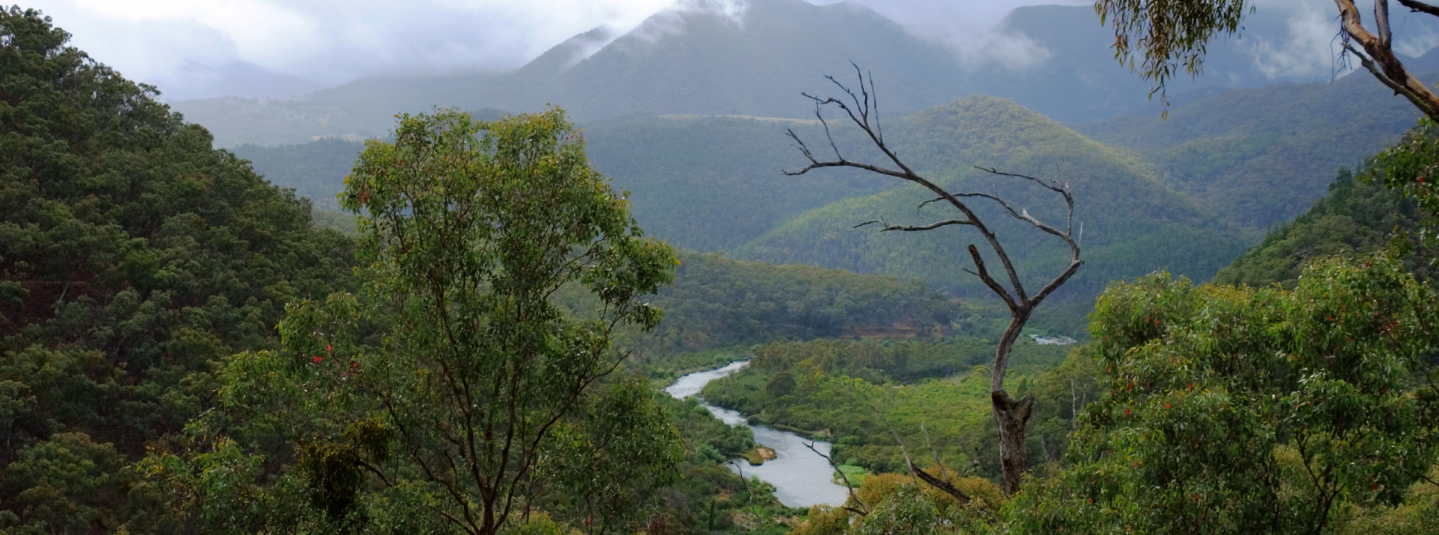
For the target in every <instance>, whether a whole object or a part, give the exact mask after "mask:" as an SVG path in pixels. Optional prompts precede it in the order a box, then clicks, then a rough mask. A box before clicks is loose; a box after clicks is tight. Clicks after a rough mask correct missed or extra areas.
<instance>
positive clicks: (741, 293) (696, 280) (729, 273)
mask: <svg viewBox="0 0 1439 535" xmlns="http://www.w3.org/2000/svg"><path fill="white" fill-rule="evenodd" d="M652 303H653V304H655V305H656V306H658V307H660V309H661V310H663V311H664V319H663V320H662V321H661V322H660V326H659V327H658V328H657V329H655V330H654V331H652V332H650V333H646V334H644V335H643V336H639V337H630V338H627V341H626V343H627V344H629V345H631V346H632V347H634V348H636V349H638V350H639V351H638V352H637V354H638V357H639V364H640V365H641V366H643V367H644V368H645V369H647V370H649V371H650V372H651V373H657V372H662V371H665V370H671V371H678V370H685V369H692V368H695V367H702V366H700V365H703V364H709V363H710V360H711V359H713V358H715V357H716V356H718V357H720V358H726V357H727V358H728V360H734V359H736V358H738V357H739V356H740V355H731V354H728V353H724V354H719V355H715V354H705V353H701V354H694V355H684V354H681V353H685V352H695V351H701V352H702V351H706V350H714V349H724V348H733V347H736V346H750V345H753V344H762V343H768V342H774V341H781V340H796V341H804V340H815V339H821V338H846V339H879V340H890V339H919V340H928V339H936V338H940V337H944V336H947V335H950V334H955V333H957V332H963V333H965V334H969V335H971V336H981V337H983V336H988V337H990V338H997V337H998V334H997V331H996V324H994V321H995V317H996V316H995V315H994V314H993V313H992V312H990V311H986V310H982V309H977V308H975V307H974V306H966V305H964V304H961V303H960V301H958V300H956V299H953V298H951V297H949V296H946V295H943V294H940V293H938V292H935V291H934V290H931V289H930V288H928V287H927V286H926V285H925V284H924V283H922V282H919V281H905V280H900V279H898V278H895V277H890V276H884V275H859V274H856V273H852V272H849V271H844V270H840V269H826V268H820V267H815V266H806V265H786V266H776V265H773V264H766V263H763V262H746V261H743V260H735V259H732V258H727V257H725V256H724V255H721V254H717V253H707V254H699V253H690V252H684V253H681V254H680V266H679V268H677V269H676V272H675V282H674V284H672V285H670V286H667V287H665V288H663V289H661V290H660V292H659V293H658V294H657V295H656V296H655V297H654V300H653V301H652ZM695 359H700V360H699V361H695ZM728 360H725V362H728Z"/></svg>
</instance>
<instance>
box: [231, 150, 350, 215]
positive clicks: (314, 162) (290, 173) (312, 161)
mask: <svg viewBox="0 0 1439 535" xmlns="http://www.w3.org/2000/svg"><path fill="white" fill-rule="evenodd" d="M364 149H365V144H364V143H363V142H360V141H352V140H346V139H341V138H325V139H320V140H317V141H315V142H313V143H305V144H302V145H280V146H278V147H261V146H257V145H240V146H239V147H235V149H234V151H233V152H234V153H235V155H236V156H239V157H241V158H244V159H246V160H249V161H250V164H251V168H253V169H254V170H255V173H257V174H259V175H261V176H263V177H265V178H266V179H267V180H269V181H270V182H272V183H274V184H279V185H282V186H284V187H287V188H293V189H294V190H295V194H296V195H298V196H301V197H305V198H308V199H310V202H311V203H314V205H315V207H316V208H320V209H324V210H338V209H339V208H340V205H339V204H338V203H337V202H336V201H335V196H336V195H339V193H340V191H342V190H344V189H345V175H347V174H349V173H350V168H351V167H353V166H354V165H355V160H356V159H357V158H359V156H360V151H362V150H364Z"/></svg>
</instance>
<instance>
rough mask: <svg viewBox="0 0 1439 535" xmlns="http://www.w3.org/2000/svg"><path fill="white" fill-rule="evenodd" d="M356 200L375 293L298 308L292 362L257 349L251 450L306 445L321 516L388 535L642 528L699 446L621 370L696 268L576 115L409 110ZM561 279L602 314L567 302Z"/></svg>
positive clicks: (304, 457) (249, 368)
mask: <svg viewBox="0 0 1439 535" xmlns="http://www.w3.org/2000/svg"><path fill="white" fill-rule="evenodd" d="M341 200H342V203H343V204H344V206H345V208H347V209H349V210H351V211H354V212H357V213H360V214H361V215H362V217H361V218H360V238H359V240H360V249H359V250H360V252H359V256H360V258H361V260H362V263H363V267H362V268H361V269H360V270H359V277H360V279H361V280H362V282H363V286H362V290H361V292H360V293H359V294H358V295H346V294H336V295H333V296H331V297H330V298H329V299H328V300H327V301H325V302H315V301H302V302H299V303H296V304H293V305H291V306H290V307H289V309H288V313H287V315H286V317H285V319H284V321H283V322H282V323H281V324H280V330H281V333H282V336H283V341H284V349H283V350H282V351H279V352H254V353H246V354H242V355H239V356H237V357H236V358H234V359H233V360H232V361H231V363H230V366H229V371H228V377H229V383H228V384H227V386H226V387H225V388H224V389H223V390H222V397H223V400H224V403H225V405H226V407H227V408H228V409H230V410H231V411H233V412H235V413H236V414H237V415H238V416H243V417H244V421H245V422H246V423H245V424H244V425H246V426H250V427H249V429H251V430H253V431H254V432H253V433H251V435H250V436H265V435H266V434H268V433H274V434H277V435H279V436H283V437H284V438H285V439H286V440H288V441H289V442H290V443H292V444H293V446H294V451H295V452H296V455H297V459H296V460H295V467H296V469H295V472H294V473H295V475H296V476H297V477H298V479H299V480H300V481H302V482H303V484H304V486H305V487H306V489H307V491H306V494H307V495H308V497H309V500H310V503H311V505H312V506H313V508H314V509H316V510H319V511H323V512H324V513H325V516H326V517H327V518H328V520H327V521H326V522H330V523H331V524H333V525H360V524H357V523H360V522H367V523H368V525H370V526H371V527H372V528H374V527H375V526H377V525H378V524H379V523H380V519H381V518H380V517H383V516H384V515H386V514H388V513H384V512H383V511H381V509H383V508H384V507H388V506H387V505H385V504H386V503H392V502H394V501H405V500H409V501H411V502H412V503H415V504H417V506H416V507H418V508H419V509H421V510H423V511H432V512H433V515H434V516H436V517H438V518H442V519H443V522H445V523H447V524H448V526H449V528H448V529H453V530H458V531H461V532H465V533H475V534H486V535H488V534H493V533H497V532H498V531H500V530H501V529H502V528H504V527H505V526H507V525H509V523H510V522H511V521H512V520H514V519H515V518H516V517H517V515H528V513H529V512H530V511H531V509H533V508H543V509H546V510H548V511H550V512H551V513H552V514H557V515H559V516H560V517H561V518H567V519H570V520H575V521H576V522H579V523H583V524H584V527H585V528H586V529H587V530H589V531H593V532H597V533H602V532H607V531H611V532H612V531H616V530H621V531H628V530H630V529H631V527H632V526H630V525H629V524H628V523H627V522H628V520H630V519H631V518H632V517H633V516H634V515H635V514H636V513H637V511H638V509H639V508H640V507H642V506H643V505H644V504H645V502H644V500H643V499H642V498H644V497H645V495H646V493H648V492H650V491H652V489H654V488H655V487H657V486H659V485H662V484H664V483H665V482H666V481H668V479H669V478H670V476H671V475H672V473H673V472H672V471H673V467H674V465H675V463H676V462H678V459H679V457H680V456H681V455H682V451H683V450H682V447H681V445H680V443H679V440H678V437H677V435H676V432H675V429H674V427H673V426H672V425H670V424H669V423H668V417H667V416H665V414H664V412H663V410H661V409H660V408H659V407H657V406H656V405H655V402H654V399H653V396H652V394H651V392H652V391H651V390H650V389H649V387H648V384H647V383H646V382H644V381H643V379H625V378H617V377H612V376H611V375H612V372H614V371H615V370H616V369H617V367H618V366H619V364H620V362H621V360H622V358H623V356H622V355H619V354H618V353H617V352H616V351H614V350H613V349H612V348H611V333H612V332H613V331H614V330H615V329H616V328H617V327H618V326H622V325H631V324H632V325H638V326H640V327H642V328H651V327H653V326H654V325H655V324H656V323H657V322H658V321H659V319H660V313H659V311H658V310H656V309H654V308H652V307H650V306H649V305H648V304H646V303H645V302H644V300H643V297H644V296H645V295H647V294H652V293H654V292H655V291H656V290H657V289H658V288H659V286H660V285H662V284H665V283H667V282H669V280H670V279H671V277H672V272H673V269H674V265H675V259H674V253H673V251H672V250H671V249H670V248H669V246H667V245H665V244H663V243H661V242H657V241H654V240H652V239H647V238H644V237H643V234H642V232H641V231H640V229H639V228H638V227H637V226H636V225H635V224H634V222H633V220H632V219H630V217H629V214H628V202H627V201H626V200H625V199H624V198H623V197H621V196H619V195H617V194H616V193H615V192H614V191H613V190H611V189H610V187H609V185H608V182H607V180H606V179H605V178H604V177H602V176H601V175H599V174H598V173H596V172H595V171H593V170H592V169H591V168H590V167H589V165H588V162H587V161H586V159H585V155H584V145H583V141H582V139H581V138H580V135H579V133H578V132H576V131H575V130H574V129H573V127H572V125H571V124H570V123H569V122H568V121H566V119H565V116H564V114H563V112H561V111H560V110H559V109H550V110H548V111H546V112H544V113H540V114H533V115H520V116H516V117H510V118H506V119H503V120H499V121H494V122H487V121H474V120H472V119H471V118H470V117H469V116H468V115H467V114H463V113H458V112H451V111H442V112H438V113H436V114H434V115H420V116H414V117H411V116H403V117H401V118H400V123H399V126H398V127H397V129H396V131H395V142H394V143H382V142H376V141H371V142H369V143H368V144H367V146H366V148H365V152H364V153H363V154H362V155H361V157H360V161H359V163H358V164H356V166H355V169H354V171H353V173H352V174H351V175H350V176H349V178H347V179H346V190H345V193H344V195H343V196H342V197H341ZM562 286H577V287H581V288H584V289H585V290H586V292H587V293H588V295H589V297H590V299H593V300H594V301H595V302H596V303H598V305H597V306H589V307H582V308H581V309H577V310H568V309H565V308H562V307H559V306H557V305H556V304H555V303H554V302H553V301H552V296H553V294H554V293H555V292H556V291H557V290H558V289H560V288H561V287H562ZM583 311H593V313H592V314H586V313H584V312H583ZM347 523H349V524H347ZM349 529H359V528H349ZM375 529H378V528H375Z"/></svg>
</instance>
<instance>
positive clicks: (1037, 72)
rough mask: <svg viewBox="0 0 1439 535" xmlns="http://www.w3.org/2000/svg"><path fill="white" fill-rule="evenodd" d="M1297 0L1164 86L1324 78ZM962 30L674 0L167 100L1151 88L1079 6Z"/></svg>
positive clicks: (359, 118)
mask: <svg viewBox="0 0 1439 535" xmlns="http://www.w3.org/2000/svg"><path fill="white" fill-rule="evenodd" d="M1308 9H1309V8H1307V7H1304V6H1300V8H1297V10H1296V9H1285V8H1284V6H1269V5H1267V4H1266V6H1265V8H1264V9H1261V10H1258V11H1256V12H1255V14H1254V16H1253V17H1251V18H1250V19H1249V22H1247V23H1246V28H1245V31H1244V32H1243V33H1241V34H1240V35H1239V36H1237V37H1235V38H1232V39H1228V40H1223V41H1220V42H1216V43H1214V44H1213V45H1212V46H1210V50H1209V53H1208V56H1207V60H1206V62H1205V74H1204V76H1202V77H1201V78H1200V79H1198V80H1190V79H1188V78H1187V77H1181V78H1180V79H1178V80H1176V81H1175V82H1173V83H1172V84H1171V87H1170V93H1171V94H1179V93H1184V92H1186V91H1192V90H1194V89H1197V88H1202V87H1224V88H1244V87H1255V86H1259V85H1263V84H1267V83H1272V82H1275V81H1289V82H1307V81H1314V80H1321V79H1322V80H1328V79H1330V78H1331V77H1332V75H1333V74H1334V73H1336V72H1339V71H1336V70H1335V68H1337V67H1339V66H1340V65H1333V61H1334V58H1333V55H1332V54H1331V53H1329V52H1327V51H1326V50H1328V47H1327V46H1324V44H1323V43H1322V42H1321V43H1319V44H1315V43H1313V42H1312V41H1315V39H1316V38H1315V37H1314V36H1313V35H1312V34H1314V33H1315V32H1316V31H1319V32H1322V31H1325V28H1327V26H1325V25H1326V24H1329V23H1328V22H1327V21H1326V20H1325V19H1324V18H1323V17H1322V16H1319V15H1316V14H1315V13H1319V12H1317V11H1316V12H1310V11H1306V10H1308ZM1321 14H1322V13H1321ZM1315 17H1318V18H1315ZM1396 17H1397V18H1396V27H1400V26H1399V24H1401V23H1402V27H1401V29H1400V31H1399V32H1398V33H1397V35H1396V42H1399V43H1401V44H1404V45H1405V46H1403V47H1401V50H1417V51H1419V52H1420V53H1422V52H1423V51H1424V50H1427V49H1428V48H1430V47H1432V45H1433V44H1436V43H1439V25H1434V24H1431V23H1429V22H1428V21H1427V20H1423V19H1417V18H1415V19H1412V20H1411V19H1409V18H1406V17H1405V16H1404V15H1403V14H1399V13H1396ZM1329 31H1331V32H1332V29H1331V30H1329ZM972 37H973V39H971V41H973V42H970V43H968V44H963V45H961V44H957V43H956V41H955V40H953V39H951V40H943V39H940V38H937V37H935V36H934V35H926V36H925V37H919V36H917V33H916V32H914V31H911V30H910V29H907V28H905V27H904V26H901V25H900V24H898V23H895V22H893V21H891V20H889V19H887V18H885V17H883V16H881V15H880V14H878V13H876V12H875V11H873V10H871V9H869V8H867V7H864V6H861V5H857V4H851V3H837V4H830V5H824V6H817V5H812V4H809V3H807V2H804V1H802V0H748V1H745V2H731V1H719V0H682V1H681V2H678V3H676V4H674V5H672V6H671V7H669V8H666V9H664V10H661V11H660V12H659V13H656V14H655V15H653V16H651V17H650V18H649V19H647V20H645V21H644V22H643V23H642V24H640V25H639V26H638V27H637V28H635V29H633V30H631V31H629V32H627V33H624V34H617V33H616V32H614V31H612V30H610V29H607V28H604V27H601V28H596V29H593V30H591V31H588V32H585V33H581V34H579V35H576V36H575V37H573V38H571V39H569V40H567V41H565V42H563V43H561V44H559V45H557V46H555V47H553V48H552V49H550V50H549V51H547V52H545V53H544V54H542V55H540V56H539V57H537V58H536V59H534V60H533V61H531V62H530V63H528V64H526V65H525V66H523V67H521V68H519V69H517V70H515V71H512V72H508V73H501V74H496V73H468V74H466V73H460V74H450V75H442V76H438V75H437V76H426V77H399V76H397V77H372V78H365V79H361V80H357V81H355V82H352V83H349V84H345V85H342V86H339V87H335V88H331V89H325V90H321V91H315V92H313V93H310V94H308V95H306V96H303V97H296V98H290V99H283V100H257V99H244V98H233V97H232V98H218V99H206V100H195V101H182V102H175V103H174V104H173V107H174V108H175V109H176V110H177V111H180V112H182V113H184V114H185V116H186V118H187V119H188V120H190V121H193V122H198V123H200V124H204V125H206V126H207V127H208V128H209V129H210V130H211V132H212V133H214V134H215V136H216V143H217V144H218V145H220V146H226V147H231V146H236V145H239V144H243V143H255V144H263V145H274V144H283V143H298V142H305V141H309V140H311V139H315V138H317V137H322V136H336V135H352V136H359V137H378V136H382V135H383V134H384V133H385V132H386V131H387V130H388V128H389V127H390V125H391V124H392V116H393V115H394V114H395V113H398V112H422V111H427V110H429V109H431V108H433V107H435V106H439V107H459V108H462V109H477V108H499V109H505V110H512V111H523V110H536V109H540V108H542V107H543V106H545V105H546V104H555V105H559V106H561V107H563V108H564V109H565V110H566V111H567V112H568V113H569V114H570V115H571V116H572V117H575V118H576V119H579V120H594V119H600V118H605V117H614V116H620V115H624V114H627V113H632V112H649V113H655V114H660V115H665V114H687V115H710V114H719V115H747V116H768V117H787V118H805V117H809V116H810V115H811V114H812V109H811V107H810V106H809V104H808V102H807V101H806V100H805V99H804V98H803V97H802V96H801V95H800V93H801V92H811V93H813V92H815V91H821V90H825V89H829V88H830V86H829V82H828V81H826V80H825V79H824V78H823V76H825V75H834V76H836V77H837V78H838V79H839V80H840V81H849V80H852V79H854V70H853V69H854V68H853V67H852V66H851V62H853V63H854V64H855V65H858V66H859V67H860V68H862V69H864V70H865V71H867V72H869V73H870V74H872V75H873V76H874V78H875V81H876V88H875V89H876V92H877V93H878V95H879V97H880V103H881V107H882V109H884V110H886V111H888V112H891V113H907V112H913V111H917V110H920V109H923V108H927V107H930V106H936V105H941V104H945V103H948V102H950V101H953V100H955V99H957V98H962V97H965V96H968V95H972V94H988V95H992V96H999V97H1004V98H1010V99H1013V100H1014V101H1015V102H1017V103H1019V104H1020V105H1023V106H1025V107H1028V108H1030V109H1033V110H1035V111H1038V112H1040V113H1042V114H1044V115H1046V116H1049V117H1051V118H1054V119H1056V120H1058V121H1061V122H1066V123H1075V122H1085V121H1094V120H1100V119H1104V118H1108V117H1110V116H1113V115H1115V114H1118V113H1121V112H1124V111H1128V110H1131V109H1134V108H1136V107H1141V106H1143V105H1145V104H1146V103H1147V102H1149V100H1148V98H1149V90H1150V87H1149V86H1148V84H1147V83H1146V82H1145V81H1144V80H1142V79H1140V78H1139V77H1137V76H1134V75H1133V74H1132V73H1130V72H1129V69H1127V68H1125V67H1124V66H1122V65H1120V64H1119V63H1118V62H1116V61H1115V59H1114V55H1113V51H1112V50H1111V49H1110V48H1109V46H1110V44H1111V43H1112V42H1113V35H1112V34H1111V33H1110V31H1109V30H1108V29H1107V28H1105V27H1104V26H1102V25H1100V24H1099V21H1098V18H1097V17H1096V16H1095V15H1094V12H1093V9H1092V8H1091V7H1086V6H1032V7H1022V8H1019V9H1015V10H1014V11H1012V12H1011V13H1010V14H1009V15H1008V16H1007V17H1005V18H1004V19H1003V21H1002V22H1001V23H1000V24H999V25H998V26H997V27H996V28H994V29H992V30H989V31H987V32H983V33H980V34H976V35H975V36H972ZM956 39H958V37H956ZM1321 41H1322V39H1321ZM1296 49H1297V50H1299V52H1296V51H1295V50H1296ZM1301 52H1302V53H1301ZM1281 59H1282V60H1283V61H1280V60H1281ZM1325 62H1328V63H1325ZM1321 63H1324V64H1323V65H1320V64H1321Z"/></svg>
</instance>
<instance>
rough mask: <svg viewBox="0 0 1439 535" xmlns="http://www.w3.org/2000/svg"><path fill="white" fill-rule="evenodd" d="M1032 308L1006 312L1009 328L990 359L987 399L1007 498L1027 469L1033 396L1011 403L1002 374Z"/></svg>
mask: <svg viewBox="0 0 1439 535" xmlns="http://www.w3.org/2000/svg"><path fill="white" fill-rule="evenodd" d="M1031 310H1032V309H1030V308H1028V307H1023V306H1022V307H1018V308H1015V309H1012V310H1011V311H1010V313H1011V314H1013V317H1012V318H1011V319H1010V322H1009V328H1007V329H1005V330H1004V336H1003V337H1002V338H1000V339H999V348H998V350H997V351H996V352H995V356H994V370H993V371H992V373H993V374H994V375H993V376H992V377H991V379H990V385H989V397H990V403H991V404H992V405H993V406H994V423H995V428H997V429H998V430H999V460H1000V465H1001V466H1002V467H1003V468H1004V492H1005V493H1006V494H1009V495H1011V496H1012V495H1014V493H1016V492H1019V482H1020V478H1022V477H1024V473H1025V472H1026V471H1028V470H1029V457H1028V456H1027V455H1025V452H1024V426H1025V424H1027V423H1029V413H1030V411H1031V409H1033V408H1034V396H1033V395H1032V394H1031V395H1026V396H1024V397H1023V398H1020V399H1018V400H1015V399H1013V398H1011V397H1009V393H1008V392H1005V391H1004V375H1005V373H1006V372H1007V371H1008V370H1009V356H1010V353H1011V352H1012V351H1013V350H1014V343H1015V342H1016V341H1018V340H1019V335H1020V333H1021V331H1022V330H1023V329H1024V324H1025V323H1028V322H1029V314H1030V312H1031Z"/></svg>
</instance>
